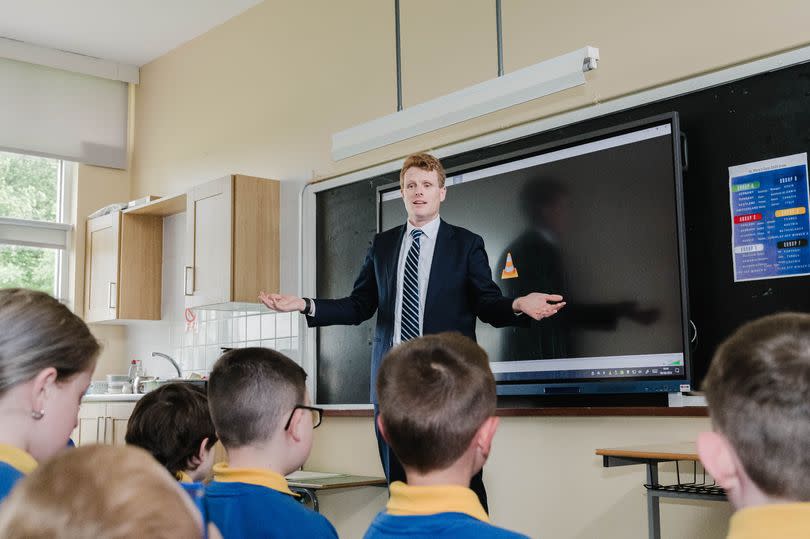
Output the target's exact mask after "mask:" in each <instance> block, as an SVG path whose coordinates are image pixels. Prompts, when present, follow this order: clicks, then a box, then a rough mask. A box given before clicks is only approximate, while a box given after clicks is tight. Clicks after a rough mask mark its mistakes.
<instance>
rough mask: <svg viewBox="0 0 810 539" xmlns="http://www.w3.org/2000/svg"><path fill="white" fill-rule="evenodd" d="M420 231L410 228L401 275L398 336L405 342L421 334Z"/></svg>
mask: <svg viewBox="0 0 810 539" xmlns="http://www.w3.org/2000/svg"><path fill="white" fill-rule="evenodd" d="M421 236H422V231H421V230H419V229H418V228H415V229H413V230H411V238H413V241H411V248H410V249H408V257H407V258H406V259H405V273H404V275H403V276H402V313H401V316H400V325H399V338H400V341H402V342H405V341H409V340H411V339H414V338H416V337H418V336H419V335H421V334H422V332H421V331H420V330H419V238H420V237H421Z"/></svg>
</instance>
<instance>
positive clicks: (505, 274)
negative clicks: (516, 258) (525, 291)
mask: <svg viewBox="0 0 810 539" xmlns="http://www.w3.org/2000/svg"><path fill="white" fill-rule="evenodd" d="M517 276H518V272H517V268H515V265H514V264H513V263H512V253H506V265H505V266H504V267H503V271H502V272H501V279H516V278H517Z"/></svg>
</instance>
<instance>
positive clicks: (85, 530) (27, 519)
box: [0, 445, 203, 539]
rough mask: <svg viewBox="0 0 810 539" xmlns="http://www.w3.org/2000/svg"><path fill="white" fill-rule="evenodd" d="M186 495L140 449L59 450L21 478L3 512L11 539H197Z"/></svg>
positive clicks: (0, 526)
mask: <svg viewBox="0 0 810 539" xmlns="http://www.w3.org/2000/svg"><path fill="white" fill-rule="evenodd" d="M202 525H203V523H202V518H201V516H200V513H199V511H197V509H196V508H195V507H194V504H193V503H192V501H191V498H190V497H189V495H188V494H186V493H185V492H183V490H182V489H181V488H180V485H178V484H177V482H176V481H174V480H173V479H172V478H171V477H170V476H169V474H167V473H166V470H164V469H163V468H161V467H160V465H159V464H158V463H157V462H155V460H154V459H153V458H152V457H151V456H150V455H149V454H148V453H147V452H145V451H143V450H142V449H138V448H135V447H120V446H119V447H115V446H107V445H90V446H84V447H79V448H76V449H72V450H70V451H64V452H62V453H61V454H59V455H57V456H56V457H54V458H52V459H50V460H48V461H47V462H45V463H44V464H42V465H41V466H39V467H38V468H37V469H36V470H34V472H33V473H31V475H29V476H28V477H26V478H25V479H24V480H22V481H20V482H19V483H18V484H17V485H16V486H15V487H14V490H13V491H12V492H11V495H10V496H9V497H8V498H6V499H5V501H4V502H3V505H2V510H0V537H6V538H8V539H17V538H19V539H22V538H26V539H38V538H43V539H44V538H46V537H47V538H51V539H55V538H62V537H64V538H65V539H67V538H70V539H91V538H92V539H113V538H115V539H127V538H132V539H135V538H140V537H154V538H157V539H160V538H167V539H168V538H173V537H187V538H193V537H202Z"/></svg>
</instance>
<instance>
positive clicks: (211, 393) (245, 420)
mask: <svg viewBox="0 0 810 539" xmlns="http://www.w3.org/2000/svg"><path fill="white" fill-rule="evenodd" d="M306 378H307V374H306V372H304V369H302V368H301V367H300V366H299V365H297V364H296V363H295V362H294V361H293V360H291V359H290V358H288V357H287V356H285V355H284V354H281V353H280V352H276V351H275V350H270V349H267V348H239V349H235V350H231V351H229V352H226V353H225V354H223V355H222V357H220V358H219V359H218V360H217V362H216V364H215V365H214V368H213V370H212V371H211V374H210V376H209V379H208V406H209V408H210V409H211V418H212V419H213V420H214V426H215V427H216V430H217V434H218V435H219V439H220V441H221V442H222V445H224V446H225V449H227V450H228V451H229V453H230V451H231V450H233V449H239V448H244V447H252V448H259V449H263V450H267V451H271V452H274V453H276V454H275V455H274V457H275V461H276V462H278V463H279V464H278V466H280V467H281V468H284V469H279V470H275V471H277V472H280V473H284V474H286V473H289V472H291V471H293V470H295V469H297V468H299V467H300V466H301V465H302V464H303V463H304V461H306V459H307V457H308V456H309V451H310V449H311V448H312V429H313V427H314V423H313V421H314V417H313V415H312V413H311V412H310V411H309V410H307V409H303V408H299V407H300V406H307V405H308V404H309V398H308V395H307V392H306Z"/></svg>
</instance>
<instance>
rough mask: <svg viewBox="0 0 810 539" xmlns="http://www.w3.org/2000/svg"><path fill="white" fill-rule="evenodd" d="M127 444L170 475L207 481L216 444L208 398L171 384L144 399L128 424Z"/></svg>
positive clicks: (190, 389) (202, 393) (202, 392)
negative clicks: (183, 474) (136, 447)
mask: <svg viewBox="0 0 810 539" xmlns="http://www.w3.org/2000/svg"><path fill="white" fill-rule="evenodd" d="M126 441H127V443H128V444H132V445H136V446H138V447H142V448H143V449H146V450H147V451H149V452H150V453H152V456H154V457H155V459H157V461H158V462H159V463H161V464H162V465H163V466H165V467H166V469H167V470H169V471H170V472H171V473H172V475H174V476H177V475H178V474H180V473H181V472H184V473H186V474H188V475H189V476H190V477H191V479H192V480H194V481H202V480H204V479H206V478H207V477H208V475H209V473H210V471H211V466H212V465H213V463H214V462H213V460H214V449H213V448H214V444H215V443H216V441H217V435H216V431H215V430H214V423H213V422H212V421H211V413H210V412H209V411H208V397H206V395H205V392H204V391H202V390H201V389H199V388H197V387H194V386H192V385H190V384H184V383H180V382H178V383H173V384H166V385H165V386H161V387H159V388H157V389H155V390H154V391H151V392H149V393H147V394H146V395H144V396H143V397H142V398H141V400H139V401H138V404H136V405H135V409H134V410H133V411H132V415H131V416H130V418H129V422H128V423H127V434H126Z"/></svg>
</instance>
